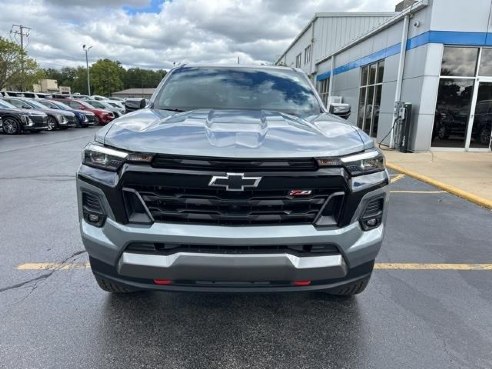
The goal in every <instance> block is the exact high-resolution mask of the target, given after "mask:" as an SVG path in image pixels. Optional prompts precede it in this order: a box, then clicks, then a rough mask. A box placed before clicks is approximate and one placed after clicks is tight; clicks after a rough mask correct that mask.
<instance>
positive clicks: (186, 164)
mask: <svg viewBox="0 0 492 369" xmlns="http://www.w3.org/2000/svg"><path fill="white" fill-rule="evenodd" d="M152 166H153V167H154V168H167V169H181V170H184V169H190V170H207V171H219V172H220V171H229V172H234V171H239V172H258V171H268V172H272V171H274V172H278V171H316V170H317V169H318V165H317V163H316V161H315V160H314V159H313V158H300V159H296V158H294V159H238V158H215V157H196V156H171V155H162V154H159V155H157V156H156V157H155V158H154V160H153V162H152Z"/></svg>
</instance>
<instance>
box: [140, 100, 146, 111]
mask: <svg viewBox="0 0 492 369" xmlns="http://www.w3.org/2000/svg"><path fill="white" fill-rule="evenodd" d="M146 106H147V100H145V99H142V100H140V109H144V108H145V107H146Z"/></svg>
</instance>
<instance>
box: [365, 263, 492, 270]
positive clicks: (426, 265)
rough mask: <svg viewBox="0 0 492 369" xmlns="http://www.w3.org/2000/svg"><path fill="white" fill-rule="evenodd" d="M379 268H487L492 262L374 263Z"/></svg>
mask: <svg viewBox="0 0 492 369" xmlns="http://www.w3.org/2000/svg"><path fill="white" fill-rule="evenodd" d="M374 269H381V270H489V271H492V264H443V263H438V264H436V263H376V265H375V266H374Z"/></svg>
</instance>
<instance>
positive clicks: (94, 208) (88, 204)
mask: <svg viewBox="0 0 492 369" xmlns="http://www.w3.org/2000/svg"><path fill="white" fill-rule="evenodd" d="M82 213H83V216H84V219H85V221H86V222H87V223H89V224H91V225H93V226H95V227H102V226H103V224H104V222H105V220H106V213H105V212H104V209H103V207H102V205H101V200H100V199H99V196H98V195H96V194H94V193H89V192H82Z"/></svg>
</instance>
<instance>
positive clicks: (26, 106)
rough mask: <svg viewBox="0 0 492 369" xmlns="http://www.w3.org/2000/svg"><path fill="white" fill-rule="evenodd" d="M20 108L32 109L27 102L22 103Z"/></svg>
mask: <svg viewBox="0 0 492 369" xmlns="http://www.w3.org/2000/svg"><path fill="white" fill-rule="evenodd" d="M22 109H32V106H31V105H28V104H23V105H22Z"/></svg>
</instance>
